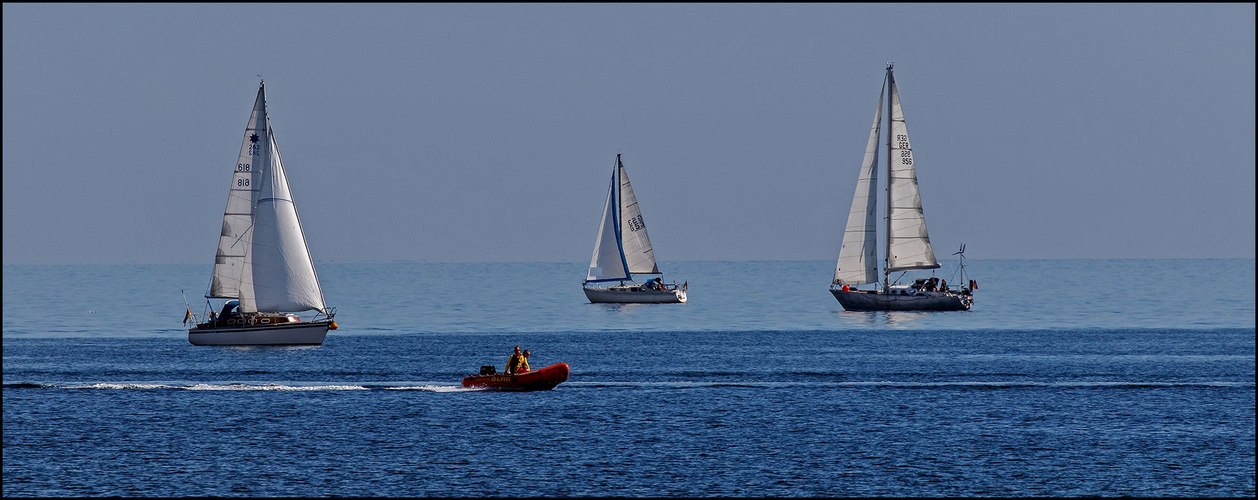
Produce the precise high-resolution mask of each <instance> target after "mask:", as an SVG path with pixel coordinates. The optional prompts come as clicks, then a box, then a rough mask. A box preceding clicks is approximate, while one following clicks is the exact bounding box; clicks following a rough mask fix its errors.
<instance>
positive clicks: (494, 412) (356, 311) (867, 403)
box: [3, 259, 1255, 496]
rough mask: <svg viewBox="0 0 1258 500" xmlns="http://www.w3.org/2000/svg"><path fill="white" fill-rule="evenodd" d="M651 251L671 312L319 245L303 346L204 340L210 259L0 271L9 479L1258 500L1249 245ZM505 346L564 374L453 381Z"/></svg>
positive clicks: (502, 491)
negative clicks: (898, 279)
mask: <svg viewBox="0 0 1258 500" xmlns="http://www.w3.org/2000/svg"><path fill="white" fill-rule="evenodd" d="M948 267H949V266H945V269H941V270H937V271H936V272H935V275H936V276H938V277H941V278H944V279H947V280H948V281H949V283H955V284H959V283H960V281H961V280H960V279H959V278H958V277H957V275H956V273H955V270H953V269H950V268H948ZM661 268H662V269H664V270H665V271H667V272H668V275H666V276H665V278H666V281H673V280H674V279H675V280H677V281H678V282H679V283H681V282H685V283H687V286H688V288H689V301H688V303H686V304H633V305H610V304H590V303H588V301H587V300H586V299H585V297H584V295H583V294H582V292H581V289H580V288H581V284H580V282H581V278H582V277H584V272H585V265H584V264H583V263H492V264H422V263H380V264H362V263H354V264H351V263H322V262H321V263H317V269H318V272H319V277H320V280H321V282H322V284H323V289H324V294H325V296H326V299H327V302H328V304H329V305H331V306H334V307H336V308H337V315H336V320H337V323H338V324H339V325H340V328H339V329H338V330H335V331H332V332H329V334H328V337H327V340H326V341H325V342H324V344H323V345H321V346H309V347H197V346H192V345H190V344H188V342H187V331H186V330H185V329H184V326H183V325H182V324H181V321H182V319H183V317H184V314H185V312H186V311H187V306H185V303H184V298H183V296H182V295H181V294H180V289H183V290H185V291H186V295H187V299H188V301H189V302H190V303H191V306H192V309H193V312H194V313H197V314H201V313H203V312H204V311H205V304H204V302H205V301H204V299H202V298H201V295H203V293H204V288H205V286H206V285H207V284H208V280H209V274H210V270H211V269H210V266H209V265H117V266H94V265H70V266H10V265H6V266H4V268H3V271H4V274H3V292H4V293H3V317H4V318H3V327H4V330H3V348H4V354H3V356H4V358H3V361H4V364H3V366H4V369H3V382H4V388H3V441H4V442H3V492H4V495H5V496H32V495H33V496H47V495H53V496H102V495H127V496H202V495H224V496H327V495H347V496H360V495H361V496H590V495H596V496H605V495H614V496H663V495H672V496H731V495H733V496H762V495H768V496H993V495H1006V496H1007V495H1017V496H1063V495H1065V496H1076V495H1101V496H1125V495H1137V496H1253V495H1254V494H1255V487H1254V478H1255V440H1254V434H1255V431H1254V428H1255V418H1254V414H1255V410H1254V407H1255V385H1254V382H1255V376H1254V373H1255V372H1254V365H1255V350H1254V335H1255V286H1254V283H1253V278H1254V276H1255V265H1254V260H1253V259H1221V260H1204V259H1203V260H972V261H970V262H968V265H967V271H968V273H969V274H970V275H971V277H973V278H974V279H975V280H977V281H978V284H979V289H978V291H977V292H976V293H975V306H974V309H973V310H971V311H958V312H930V313H914V312H891V313H887V312H881V313H869V312H847V311H843V310H842V308H841V307H840V306H839V304H838V302H837V301H836V300H834V298H833V296H831V295H830V293H829V291H828V290H827V288H828V286H829V281H830V277H831V274H832V273H833V262H832V261H831V262H827V261H816V262H662V263H661ZM929 274H930V273H929V272H927V273H925V274H923V275H926V276H928V275H929ZM515 345H520V346H521V347H522V348H525V349H530V350H531V351H532V352H533V355H532V357H531V358H530V362H531V363H532V365H533V366H534V367H535V368H536V367H542V366H547V365H550V364H553V363H559V362H566V363H568V364H569V366H571V369H572V373H571V376H570V378H569V380H568V381H567V382H565V383H563V384H561V385H560V386H559V387H557V388H556V389H554V390H552V391H544V392H531V393H494V392H483V391H475V390H465V389H463V388H462V387H461V386H460V385H459V381H460V380H461V379H462V377H463V376H465V375H467V374H470V373H473V372H476V371H478V369H479V367H480V366H481V365H485V364H492V365H496V366H498V367H499V368H500V369H501V367H502V365H503V364H504V363H505V361H506V359H507V356H508V355H509V354H510V351H511V348H512V347H513V346H515Z"/></svg>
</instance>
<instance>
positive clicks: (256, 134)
mask: <svg viewBox="0 0 1258 500" xmlns="http://www.w3.org/2000/svg"><path fill="white" fill-rule="evenodd" d="M267 131H268V129H267V117H266V87H265V86H263V85H259V86H258V98H257V100H255V101H254V102H253V114H251V115H249V123H248V124H246V125H245V138H244V140H243V141H242V143H241V145H240V157H239V158H238V159H237V160H236V165H235V166H234V167H232V170H233V171H234V173H233V174H232V182H231V189H230V190H229V191H228V193H227V209H226V210H224V211H223V232H222V234H221V236H219V239H218V253H217V254H216V255H215V256H214V277H213V279H212V280H211V281H210V292H209V293H208V294H207V295H206V297H213V298H224V299H225V298H231V299H235V298H239V297H240V277H241V273H242V272H243V268H244V265H245V254H246V253H248V249H249V245H250V239H251V238H250V237H251V232H250V229H251V228H252V226H253V204H254V202H255V201H256V200H257V196H256V195H257V184H258V183H257V171H258V169H259V166H260V165H262V163H263V161H264V160H265V159H266V154H267V152H266V149H267V148H266V147H265V146H266V145H267V144H268V143H269V140H268V139H267Z"/></svg>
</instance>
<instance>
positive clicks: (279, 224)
mask: <svg viewBox="0 0 1258 500" xmlns="http://www.w3.org/2000/svg"><path fill="white" fill-rule="evenodd" d="M205 297H206V306H207V309H208V310H209V313H208V314H206V315H205V316H204V317H202V318H198V317H197V316H195V315H193V314H192V308H191V306H189V308H188V315H187V316H185V317H184V321H185V322H187V321H188V319H189V318H191V319H192V322H193V326H192V327H191V328H189V329H188V342H191V343H192V344H193V345H319V344H322V343H323V339H324V337H325V336H326V335H327V333H328V330H335V329H336V328H337V325H336V322H335V321H333V319H332V318H333V316H335V315H336V310H335V309H329V308H328V307H327V305H326V304H325V303H324V300H323V290H322V289H321V288H320V287H319V277H318V276H316V275H315V270H314V263H313V261H312V260H311V258H310V249H309V247H307V245H306V236H305V234H304V233H303V232H302V229H301V220H300V219H298V217H297V207H296V205H295V204H294V202H293V195H292V192H291V191H290V190H289V186H288V178H287V177H286V176H285V175H284V163H283V162H282V161H281V160H280V150H279V147H278V146H276V144H275V135H274V133H273V132H272V130H271V121H270V117H269V116H267V112H266V83H265V82H259V84H258V97H257V99H256V100H255V101H254V103H253V114H251V115H250V116H249V123H248V124H247V125H246V127H245V138H244V141H243V142H242V144H241V146H240V158H239V159H238V160H237V161H236V164H235V165H234V166H233V172H232V180H231V187H230V189H229V190H228V194H227V208H226V210H224V212H223V228H222V233H221V236H220V237H219V242H218V253H217V255H216V256H215V258H214V274H213V277H212V278H211V280H210V289H209V291H208V293H206V294H205ZM209 299H228V300H227V301H226V302H225V303H224V304H223V306H222V310H221V312H215V311H214V309H213V308H212V307H211V305H210V300H209ZM306 311H315V314H314V317H313V318H308V319H305V320H303V319H302V318H300V317H299V316H298V315H297V314H294V313H298V312H306ZM201 319H204V321H200V320H201Z"/></svg>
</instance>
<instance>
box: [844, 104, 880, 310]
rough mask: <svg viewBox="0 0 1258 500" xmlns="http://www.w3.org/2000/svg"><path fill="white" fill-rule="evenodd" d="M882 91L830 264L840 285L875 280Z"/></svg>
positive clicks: (859, 283)
mask: <svg viewBox="0 0 1258 500" xmlns="http://www.w3.org/2000/svg"><path fill="white" fill-rule="evenodd" d="M884 83H885V82H884ZM884 95H885V91H884V92H883V94H879V95H878V107H877V108H875V111H874V125H873V127H871V129H870V131H869V142H867V143H866V144H865V158H864V159H863V160H862V161H861V170H860V176H859V177H857V179H856V194H855V195H854V196H852V210H851V212H849V213H848V216H847V229H845V230H844V231H843V243H842V246H841V247H840V248H839V261H838V262H837V263H835V267H834V283H836V284H840V285H861V284H865V283H875V282H877V281H878V257H877V255H876V254H877V247H878V240H877V237H878V232H877V231H878V228H877V221H878V137H879V134H878V132H879V129H880V128H881V125H882V102H883V97H884Z"/></svg>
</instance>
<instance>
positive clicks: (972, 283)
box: [970, 280, 978, 290]
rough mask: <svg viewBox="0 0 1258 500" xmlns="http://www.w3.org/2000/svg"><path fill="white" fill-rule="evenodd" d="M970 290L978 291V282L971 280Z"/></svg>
mask: <svg viewBox="0 0 1258 500" xmlns="http://www.w3.org/2000/svg"><path fill="white" fill-rule="evenodd" d="M970 290H978V282H977V281H974V280H970Z"/></svg>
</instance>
